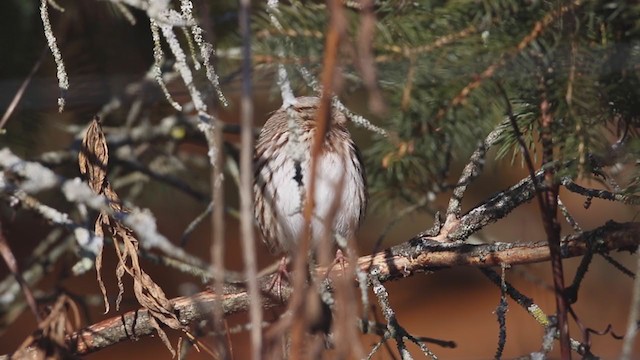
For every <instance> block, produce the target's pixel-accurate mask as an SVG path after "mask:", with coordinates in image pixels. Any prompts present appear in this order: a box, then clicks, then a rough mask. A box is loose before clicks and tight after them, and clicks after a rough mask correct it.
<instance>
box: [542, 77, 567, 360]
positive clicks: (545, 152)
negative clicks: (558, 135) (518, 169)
mask: <svg viewBox="0 0 640 360" xmlns="http://www.w3.org/2000/svg"><path fill="white" fill-rule="evenodd" d="M541 81H543V82H544V78H543V79H542V80H541ZM542 87H543V92H542V102H541V103H540V113H541V116H542V132H541V137H542V164H543V166H544V165H549V164H551V163H552V161H553V139H552V133H551V124H552V123H553V116H552V114H551V111H550V110H551V109H550V107H551V104H550V103H549V101H548V99H547V98H546V92H545V91H544V83H543V84H542ZM544 179H545V184H546V187H547V189H546V191H545V192H544V197H543V198H542V199H541V200H542V201H541V202H540V211H541V212H542V217H543V223H544V230H545V232H546V233H547V241H548V243H549V253H550V256H551V271H552V274H553V285H554V288H555V291H554V293H555V298H556V308H557V314H558V329H559V332H560V356H561V358H562V359H563V360H567V359H571V342H570V340H571V338H570V337H569V322H568V317H567V309H568V304H567V299H566V297H565V295H564V272H563V270H562V254H561V253H560V223H559V222H558V217H557V215H558V191H559V184H558V182H557V181H556V180H555V174H554V170H553V168H551V167H547V169H546V170H545V173H544Z"/></svg>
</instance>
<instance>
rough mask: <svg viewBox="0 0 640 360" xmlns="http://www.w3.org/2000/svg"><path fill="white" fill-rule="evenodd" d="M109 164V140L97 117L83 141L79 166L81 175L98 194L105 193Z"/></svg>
mask: <svg viewBox="0 0 640 360" xmlns="http://www.w3.org/2000/svg"><path fill="white" fill-rule="evenodd" d="M108 163H109V151H108V149H107V140H106V139H105V137H104V133H103V132H102V126H101V124H100V118H99V117H97V116H96V117H94V118H93V120H92V121H91V125H89V128H88V129H87V132H86V134H85V135H84V138H83V139H82V147H81V148H80V153H79V154H78V164H79V165H80V173H81V174H82V175H84V176H85V177H86V179H87V181H88V182H89V186H90V187H91V189H92V190H93V191H95V192H96V193H97V194H102V193H103V188H104V186H105V183H106V180H107V164H108Z"/></svg>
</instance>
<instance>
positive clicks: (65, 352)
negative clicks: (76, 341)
mask: <svg viewBox="0 0 640 360" xmlns="http://www.w3.org/2000/svg"><path fill="white" fill-rule="evenodd" d="M79 327H80V311H79V309H78V306H77V305H76V304H75V302H73V300H71V298H69V297H68V296H66V295H61V296H59V297H58V299H57V300H56V303H55V304H54V305H53V306H52V307H51V310H50V311H49V314H48V315H47V316H46V317H45V318H44V319H43V320H42V321H40V323H38V330H37V331H35V332H34V334H32V335H30V336H29V337H27V339H25V341H24V342H23V343H22V346H21V347H20V349H19V350H18V351H17V353H21V351H22V350H23V349H27V347H32V348H35V349H36V350H35V351H34V350H31V351H28V352H25V353H24V354H26V356H28V357H29V358H30V359H65V358H69V356H70V352H69V349H68V346H67V343H66V341H65V340H66V338H67V336H69V335H70V334H72V333H74V332H75V331H76V330H77V329H78V328H79Z"/></svg>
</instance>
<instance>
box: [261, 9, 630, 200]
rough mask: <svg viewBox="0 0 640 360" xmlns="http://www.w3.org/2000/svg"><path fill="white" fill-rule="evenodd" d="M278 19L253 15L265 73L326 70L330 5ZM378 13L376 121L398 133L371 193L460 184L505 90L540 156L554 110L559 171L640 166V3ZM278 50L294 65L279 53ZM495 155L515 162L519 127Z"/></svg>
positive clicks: (384, 150)
mask: <svg viewBox="0 0 640 360" xmlns="http://www.w3.org/2000/svg"><path fill="white" fill-rule="evenodd" d="M358 4H359V3H350V2H348V3H347V6H346V7H345V9H346V10H345V11H346V12H347V14H348V16H347V19H348V21H349V26H348V29H349V31H348V34H347V38H346V39H345V41H344V42H343V48H342V57H341V59H342V66H343V71H344V72H345V74H346V75H345V78H346V79H347V82H346V86H344V87H343V88H342V92H341V94H339V95H340V96H341V97H343V98H344V97H347V96H348V95H349V94H350V93H353V92H355V91H358V90H360V89H362V88H363V84H362V81H361V80H360V79H361V77H360V74H359V71H358V70H357V66H356V65H355V60H356V57H357V56H358V55H357V53H356V51H355V45H356V44H357V41H358V39H357V35H358V31H359V22H360V21H361V19H362V18H361V16H360V10H359V5H358ZM279 10H280V13H279V14H278V17H279V21H280V23H281V24H283V27H284V30H283V31H278V29H276V28H275V27H274V26H273V25H272V24H271V23H270V21H269V18H268V16H267V15H266V12H264V11H260V10H258V11H256V13H257V14H258V15H256V21H255V22H254V24H255V26H256V29H255V30H256V33H257V36H256V40H255V41H256V50H257V52H258V53H257V56H258V58H262V59H270V60H269V61H264V63H265V64H266V65H268V66H270V65H273V64H274V63H278V62H282V63H284V64H287V66H288V69H289V73H290V74H293V73H295V69H296V67H295V66H293V65H292V64H298V65H299V64H302V65H304V66H305V67H307V68H309V69H310V70H311V71H313V72H315V73H317V72H318V71H319V70H320V69H319V65H318V64H320V63H321V61H320V60H321V54H322V52H323V49H322V47H323V44H324V42H323V34H324V33H325V32H326V29H325V27H326V24H327V16H328V15H327V10H326V8H325V5H324V4H323V3H319V2H318V3H313V4H309V3H308V2H299V1H292V2H290V3H286V4H285V3H282V4H280V6H279ZM374 11H375V15H376V18H377V28H376V33H375V38H374V43H373V51H374V57H375V66H376V68H377V72H378V80H379V81H378V82H379V85H380V87H381V90H382V91H383V93H384V95H385V96H384V99H385V100H386V102H387V104H386V105H387V109H388V111H387V113H386V114H384V115H382V116H379V117H378V121H379V123H380V124H381V125H382V126H383V127H384V128H386V129H387V130H389V131H390V136H388V137H386V138H383V137H379V138H377V139H376V141H374V143H373V145H372V146H371V147H370V148H369V149H367V150H366V152H365V157H366V159H367V161H368V164H367V165H368V166H367V169H368V172H369V181H370V188H371V191H372V193H373V194H374V195H383V198H384V199H389V198H390V197H393V198H396V199H405V200H407V201H409V202H412V201H413V200H415V199H416V198H417V197H419V196H424V194H425V193H428V192H431V191H435V192H439V191H443V190H446V189H448V188H450V187H451V186H452V185H453V184H451V183H449V182H448V181H449V180H450V178H449V175H450V174H449V170H450V167H451V165H452V163H455V160H458V159H459V160H460V161H464V160H466V157H467V156H468V154H469V153H470V152H471V151H472V149H473V148H474V147H475V146H476V144H477V143H478V141H480V140H481V139H483V138H484V137H485V136H486V134H488V132H489V131H491V130H492V129H493V128H495V127H496V126H498V125H499V124H500V123H501V122H503V120H504V119H505V116H507V112H508V110H507V109H508V108H509V107H507V103H506V101H507V99H505V96H504V95H503V94H506V95H507V97H508V101H509V102H510V107H511V108H513V114H512V115H513V116H515V118H516V119H517V121H518V124H519V125H520V128H521V131H522V132H523V134H524V136H525V139H526V140H527V144H528V145H529V151H530V152H531V153H532V154H535V153H536V147H537V146H538V145H539V143H540V131H541V120H540V118H541V110H540V109H541V104H542V103H543V101H545V100H546V101H548V103H549V104H550V113H551V116H552V119H553V123H552V128H551V131H552V139H553V146H554V149H555V151H554V160H556V161H561V162H562V163H563V164H568V165H569V166H567V170H566V171H563V172H561V173H559V175H568V176H571V177H592V176H594V174H602V173H601V172H600V171H599V168H600V167H602V166H611V165H615V164H622V163H628V162H629V161H634V160H635V159H636V158H637V157H638V152H637V151H638V150H639V149H640V147H639V146H638V145H637V144H636V142H637V135H638V132H637V126H638V121H639V117H638V116H639V113H640V104H639V103H638V102H639V101H640V100H639V99H640V93H639V92H640V88H639V86H638V85H640V80H639V78H638V71H639V68H638V65H637V64H638V63H640V62H639V60H640V58H639V57H640V43H639V40H640V32H639V27H640V23H639V22H638V21H637V19H638V18H640V5H637V4H634V3H630V2H626V1H581V0H574V1H571V2H560V1H551V2H549V1H526V2H521V1H508V0H486V1H419V2H409V1H377V2H376V3H375V9H374ZM281 44H286V55H285V56H284V57H277V55H276V54H277V47H278V46H280V45H281ZM261 55H265V56H264V57H260V56H261ZM274 56H275V57H274ZM273 59H275V60H274V61H271V60H273ZM298 86H299V89H300V88H302V87H303V86H304V85H300V84H299V85H298ZM303 91H304V90H303ZM622 148H624V151H621V150H622ZM496 154H497V157H498V158H500V157H504V156H508V155H509V154H511V156H512V159H515V157H516V156H518V154H519V149H518V145H517V141H516V138H515V135H514V132H513V131H505V132H503V136H502V139H501V145H500V146H499V148H498V151H497V152H496ZM623 154H624V156H622V155H623ZM452 159H453V160H454V161H452ZM536 159H537V160H538V161H540V159H541V158H540V156H536ZM539 165H540V164H539ZM453 175H455V174H453ZM637 175H638V174H637V173H634V174H633V175H631V176H629V175H627V178H625V179H621V181H620V183H619V184H618V185H619V188H618V189H617V190H624V189H626V190H628V191H636V190H635V189H637V186H635V185H634V186H632V187H629V186H630V185H633V184H636V183H637V180H634V179H635V178H637ZM607 182H608V181H607ZM616 187H617V186H616Z"/></svg>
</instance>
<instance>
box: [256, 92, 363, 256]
mask: <svg viewBox="0 0 640 360" xmlns="http://www.w3.org/2000/svg"><path fill="white" fill-rule="evenodd" d="M319 104H320V99H319V98H317V97H299V98H296V101H295V103H294V104H293V105H291V106H290V107H289V108H285V107H283V108H280V109H278V110H277V111H275V112H274V113H273V114H272V115H271V116H270V117H269V119H268V120H267V122H266V123H265V125H264V127H263V128H262V131H261V133H260V137H259V139H258V142H257V144H256V155H255V165H256V167H255V183H254V194H255V212H256V219H257V220H258V225H259V227H260V230H261V232H262V238H263V240H264V242H265V243H266V244H267V246H268V247H269V249H270V250H271V251H272V253H276V254H277V253H285V254H287V255H295V251H296V249H297V245H298V243H299V241H300V240H301V239H302V237H303V231H304V226H305V219H304V215H303V209H304V206H305V201H308V200H310V199H309V196H310V194H309V184H310V176H311V148H312V146H313V142H314V136H315V133H316V131H318V128H317V123H316V117H317V112H318V106H319ZM346 122H347V118H346V117H345V115H344V114H343V113H342V112H340V111H338V110H337V109H336V108H335V107H332V108H331V111H330V123H329V125H328V128H327V131H326V134H325V136H324V140H323V143H322V150H321V152H320V154H319V155H318V159H317V161H318V163H317V168H316V169H317V170H316V179H315V192H314V193H315V194H314V196H313V201H314V210H313V215H312V218H311V224H310V226H311V229H310V232H311V247H312V248H317V246H318V245H319V244H320V242H321V241H322V239H330V240H331V241H335V239H336V238H343V239H350V238H352V237H353V235H354V234H355V232H356V230H357V229H358V227H359V225H360V222H361V221H362V218H363V216H364V213H365V210H366V206H367V191H366V180H365V172H364V166H363V164H362V161H361V158H360V154H359V151H358V149H357V148H356V146H355V144H354V142H353V140H352V139H351V134H350V133H349V130H347V128H346Z"/></svg>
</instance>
